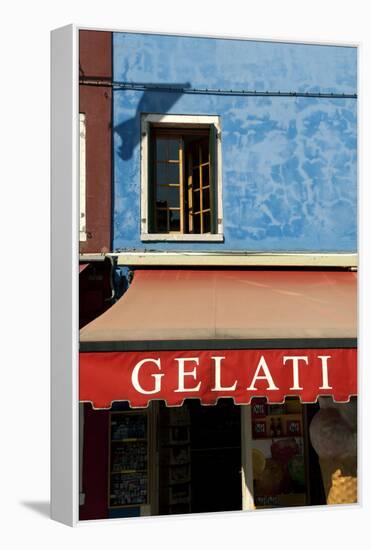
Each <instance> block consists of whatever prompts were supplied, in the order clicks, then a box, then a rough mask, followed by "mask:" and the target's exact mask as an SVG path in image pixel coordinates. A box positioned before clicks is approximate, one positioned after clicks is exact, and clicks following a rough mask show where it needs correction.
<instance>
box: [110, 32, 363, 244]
mask: <svg viewBox="0 0 371 550" xmlns="http://www.w3.org/2000/svg"><path fill="white" fill-rule="evenodd" d="M113 79H114V81H124V82H136V83H152V84H159V85H161V84H162V85H163V84H171V85H177V86H182V87H186V86H190V87H191V88H213V89H228V90H230V89H234V90H242V89H245V90H247V89H248V90H258V91H267V90H268V91H271V92H277V91H279V90H280V91H292V92H323V93H336V94H343V93H344V94H354V93H356V49H355V48H352V47H337V46H317V45H300V44H285V43H270V42H253V41H241V40H226V39H209V38H191V37H174V36H159V35H140V34H127V33H114V36H113ZM113 98H114V99H113V131H114V197H113V198H114V220H113V222H114V223H113V249H114V250H117V249H140V250H143V249H144V248H147V249H153V250H251V251H279V250H280V251H281V250H286V251H295V250H300V251H348V252H349V251H355V250H356V145H357V144H356V99H353V98H350V99H333V98H302V97H241V96H218V95H201V94H178V93H174V92H152V91H146V92H143V91H132V90H130V91H129V90H122V89H121V90H119V89H118V90H115V91H114V94H113ZM142 112H147V113H148V112H150V113H174V114H212V115H219V116H220V117H221V124H222V163H223V218H224V235H225V240H224V243H209V244H207V243H170V242H167V243H142V242H141V241H140V147H139V140H140V115H141V113H142Z"/></svg>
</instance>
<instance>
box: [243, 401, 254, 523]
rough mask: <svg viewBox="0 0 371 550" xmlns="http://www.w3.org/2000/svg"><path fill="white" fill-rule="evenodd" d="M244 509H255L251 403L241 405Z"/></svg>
mask: <svg viewBox="0 0 371 550" xmlns="http://www.w3.org/2000/svg"><path fill="white" fill-rule="evenodd" d="M241 462H242V468H241V483H242V510H249V511H250V512H251V511H252V510H255V505H254V479H253V477H254V476H253V466H252V432H251V405H241Z"/></svg>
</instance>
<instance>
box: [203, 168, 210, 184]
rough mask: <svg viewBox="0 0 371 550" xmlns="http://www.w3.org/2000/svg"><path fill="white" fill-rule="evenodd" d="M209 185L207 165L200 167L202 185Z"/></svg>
mask: <svg viewBox="0 0 371 550" xmlns="http://www.w3.org/2000/svg"><path fill="white" fill-rule="evenodd" d="M207 185H209V167H208V166H203V167H202V187H206V186H207Z"/></svg>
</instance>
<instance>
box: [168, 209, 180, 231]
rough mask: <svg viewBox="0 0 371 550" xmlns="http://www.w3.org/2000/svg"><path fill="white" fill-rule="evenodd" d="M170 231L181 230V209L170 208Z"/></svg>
mask: <svg viewBox="0 0 371 550" xmlns="http://www.w3.org/2000/svg"><path fill="white" fill-rule="evenodd" d="M169 217H170V231H180V210H170V211H169Z"/></svg>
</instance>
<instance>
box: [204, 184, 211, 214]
mask: <svg viewBox="0 0 371 550" xmlns="http://www.w3.org/2000/svg"><path fill="white" fill-rule="evenodd" d="M207 208H210V189H209V187H208V188H206V189H202V209H203V210H206V209H207Z"/></svg>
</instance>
